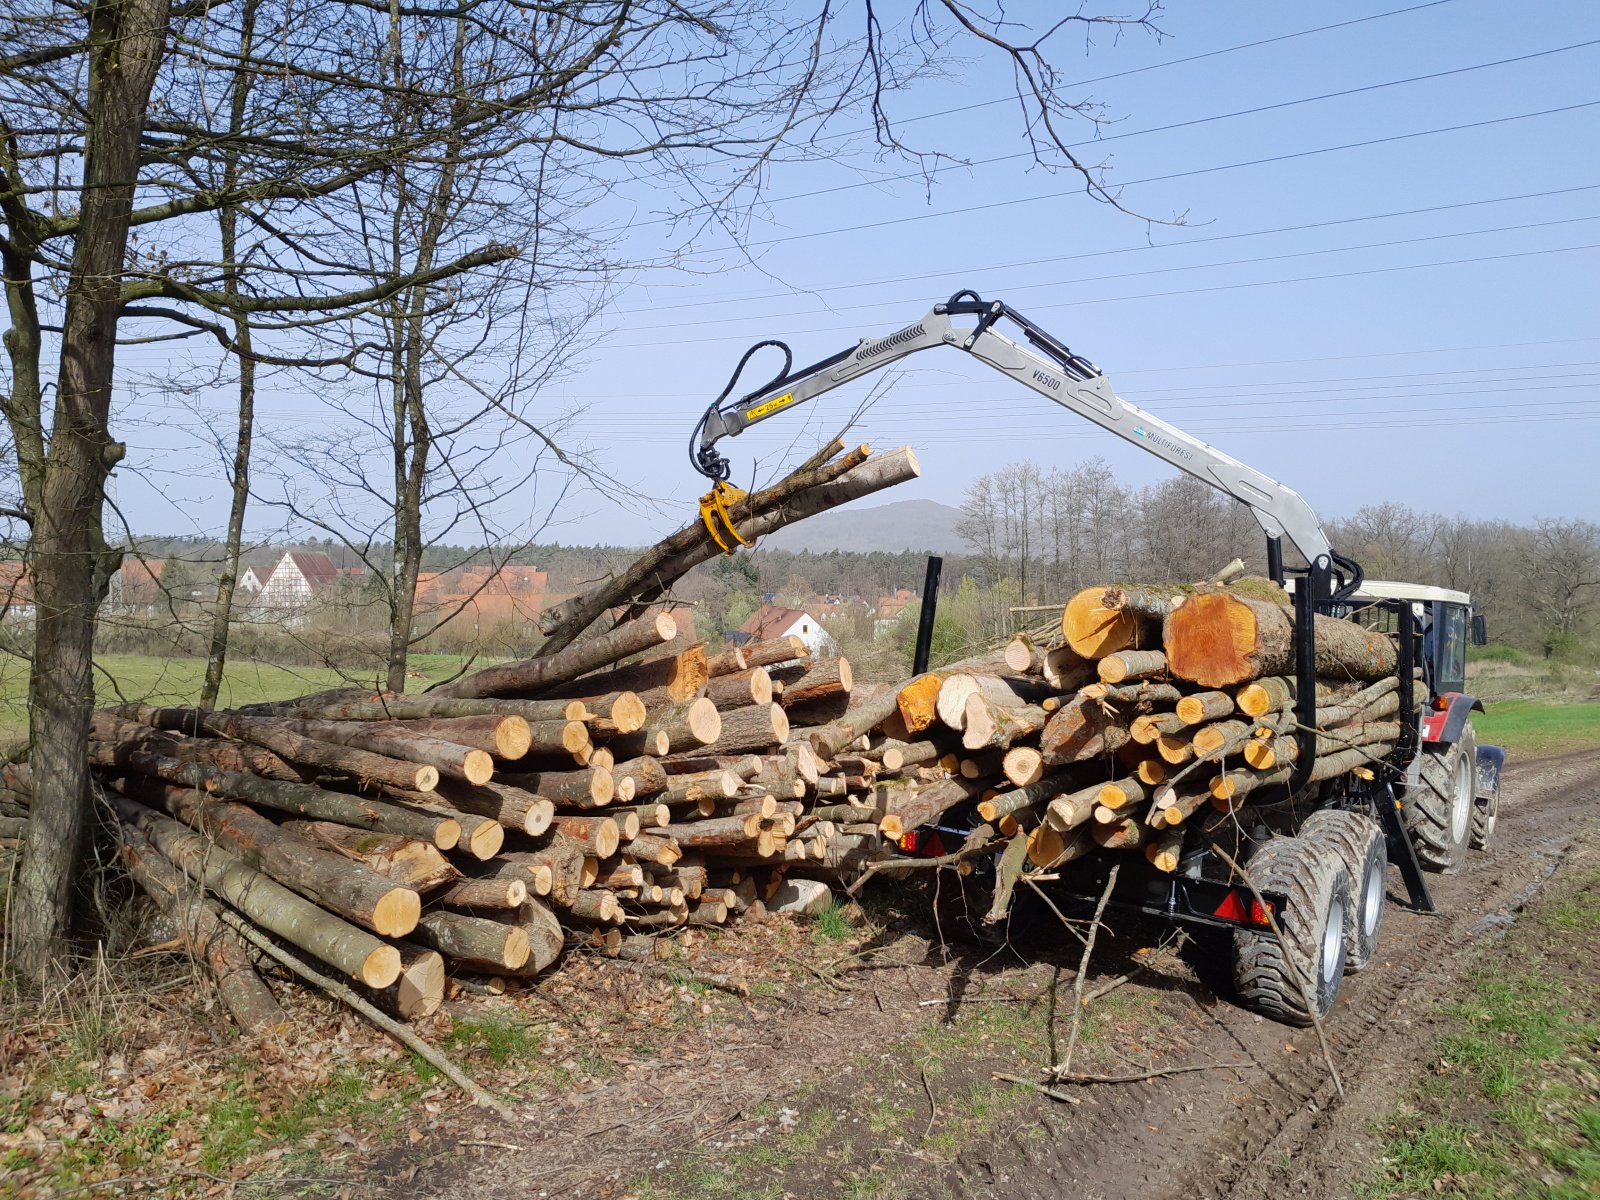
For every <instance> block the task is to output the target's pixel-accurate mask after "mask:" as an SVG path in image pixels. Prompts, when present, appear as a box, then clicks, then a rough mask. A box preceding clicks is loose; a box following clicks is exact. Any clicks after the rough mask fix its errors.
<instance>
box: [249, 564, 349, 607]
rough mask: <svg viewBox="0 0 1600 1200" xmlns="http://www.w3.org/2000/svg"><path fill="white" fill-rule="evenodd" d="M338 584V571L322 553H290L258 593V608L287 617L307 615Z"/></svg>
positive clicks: (276, 566) (256, 598)
mask: <svg viewBox="0 0 1600 1200" xmlns="http://www.w3.org/2000/svg"><path fill="white" fill-rule="evenodd" d="M338 580H339V570H338V568H337V567H335V566H334V565H333V560H332V559H331V558H329V557H328V556H327V555H326V554H324V553H322V551H320V550H287V551H285V552H284V555H283V557H282V558H280V559H279V560H278V562H277V564H276V565H275V566H274V567H273V568H272V573H271V574H270V575H269V576H267V579H266V582H265V583H263V584H262V586H261V590H260V591H259V592H257V593H256V597H255V607H256V608H259V609H266V610H269V611H271V612H274V613H282V614H286V615H292V614H303V613H305V612H306V610H307V609H309V608H310V607H311V602H312V600H313V599H315V598H316V596H317V594H318V593H320V592H322V591H325V590H326V589H328V588H330V587H332V586H333V585H334V584H335V583H337V582H338Z"/></svg>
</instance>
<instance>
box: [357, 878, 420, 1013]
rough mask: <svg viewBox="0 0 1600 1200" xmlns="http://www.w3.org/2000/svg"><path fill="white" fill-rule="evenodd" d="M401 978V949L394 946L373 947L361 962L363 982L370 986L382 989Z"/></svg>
mask: <svg viewBox="0 0 1600 1200" xmlns="http://www.w3.org/2000/svg"><path fill="white" fill-rule="evenodd" d="M413 894H415V893H413ZM399 978H400V951H398V950H396V949H395V948H394V947H393V946H389V945H383V946H375V947H373V949H372V951H371V952H370V953H369V954H368V955H367V957H366V958H365V959H364V960H363V961H362V963H361V982H362V983H364V984H366V985H367V986H368V987H369V988H373V989H377V990H381V989H383V988H386V987H388V986H389V985H390V984H391V983H393V982H394V981H395V980H396V979H399Z"/></svg>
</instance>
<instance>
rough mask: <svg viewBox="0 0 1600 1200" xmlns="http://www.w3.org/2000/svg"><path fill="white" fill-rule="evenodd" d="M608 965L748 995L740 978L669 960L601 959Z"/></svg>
mask: <svg viewBox="0 0 1600 1200" xmlns="http://www.w3.org/2000/svg"><path fill="white" fill-rule="evenodd" d="M601 961H603V962H605V963H606V964H607V965H608V966H613V967H625V968H627V969H628V970H630V971H637V972H639V973H640V974H641V975H656V976H659V977H661V978H663V979H670V980H673V981H679V982H683V983H701V984H704V985H705V986H706V987H710V988H716V989H717V990H718V991H722V992H731V993H732V994H733V995H735V996H740V997H748V996H749V995H750V985H749V984H748V983H746V982H745V981H744V980H742V979H735V978H734V977H733V976H732V975H723V974H719V973H718V972H715V971H695V970H692V969H690V968H688V967H675V966H673V965H672V964H671V963H669V962H631V961H629V960H628V959H625V958H607V959H602V960H601Z"/></svg>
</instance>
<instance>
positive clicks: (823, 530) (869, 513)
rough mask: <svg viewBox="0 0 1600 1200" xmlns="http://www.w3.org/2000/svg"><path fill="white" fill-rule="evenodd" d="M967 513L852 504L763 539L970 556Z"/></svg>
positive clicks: (919, 504) (784, 545) (925, 504)
mask: <svg viewBox="0 0 1600 1200" xmlns="http://www.w3.org/2000/svg"><path fill="white" fill-rule="evenodd" d="M960 520H961V510H960V509H958V508H951V507H950V506H949V505H948V504H940V503H939V502H938V501H937V500H900V501H896V502H895V503H893V504H880V505H877V506H876V507H873V508H860V507H857V506H855V505H850V506H848V507H846V508H842V509H839V510H838V511H837V512H827V513H820V514H819V515H817V516H815V517H808V518H807V519H806V520H804V521H799V522H797V523H795V524H794V525H791V526H789V527H788V528H787V529H780V530H779V531H778V532H777V533H774V534H771V535H770V536H768V537H764V538H762V539H761V545H762V548H763V549H767V550H810V551H812V552H813V553H823V552H826V551H828V550H847V551H853V552H855V553H858V554H867V553H870V552H872V551H874V550H883V551H887V552H890V553H897V552H899V551H903V550H924V551H928V552H930V553H933V554H970V553H971V552H972V547H971V546H969V545H968V544H967V543H966V541H965V539H963V538H962V537H961V535H960V534H958V533H956V522H958V521H960Z"/></svg>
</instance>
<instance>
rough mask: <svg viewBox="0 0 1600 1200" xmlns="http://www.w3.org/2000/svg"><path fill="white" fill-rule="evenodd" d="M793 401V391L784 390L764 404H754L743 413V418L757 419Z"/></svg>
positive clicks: (747, 419)
mask: <svg viewBox="0 0 1600 1200" xmlns="http://www.w3.org/2000/svg"><path fill="white" fill-rule="evenodd" d="M793 403H794V393H793V392H785V393H784V394H783V395H781V396H774V397H773V398H772V399H771V400H768V401H767V402H766V403H765V404H758V405H756V406H755V407H754V408H752V409H751V410H750V411H749V412H747V413H745V414H744V419H745V420H746V421H759V420H760V419H761V418H762V417H764V416H766V415H768V414H769V413H775V412H777V411H778V410H779V409H780V408H783V407H785V406H786V405H790V404H793Z"/></svg>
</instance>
